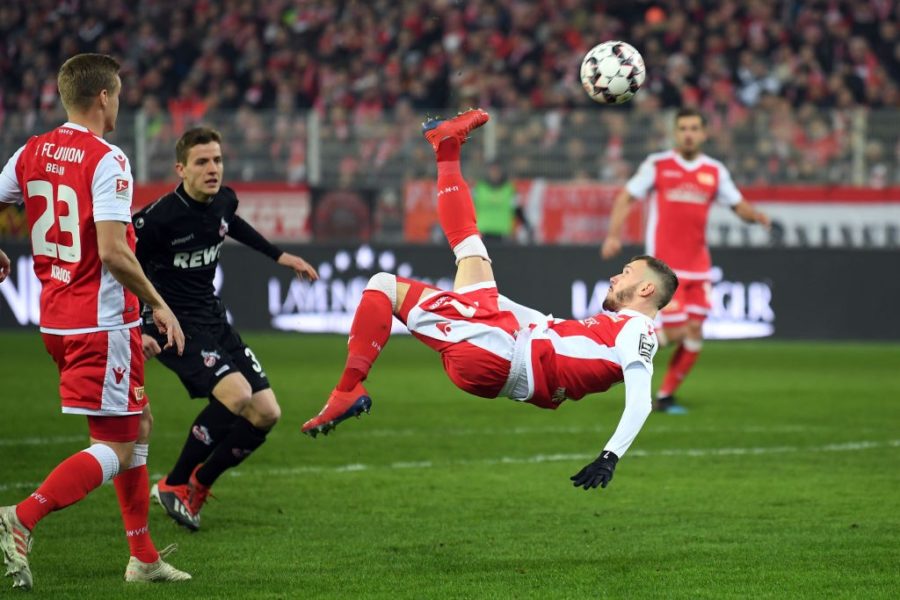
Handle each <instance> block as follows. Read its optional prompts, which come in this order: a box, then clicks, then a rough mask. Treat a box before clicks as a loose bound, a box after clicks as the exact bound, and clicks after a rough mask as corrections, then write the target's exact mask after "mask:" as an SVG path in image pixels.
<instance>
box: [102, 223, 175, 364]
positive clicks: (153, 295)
mask: <svg viewBox="0 0 900 600" xmlns="http://www.w3.org/2000/svg"><path fill="white" fill-rule="evenodd" d="M126 226H127V224H126V223H123V222H121V221H97V222H96V227H97V247H98V249H99V252H100V260H101V262H103V265H104V266H105V267H106V268H107V269H109V272H110V273H111V274H112V276H113V277H115V278H116V281H118V282H119V283H121V284H122V285H124V286H125V287H126V288H128V289H129V290H130V291H131V292H132V293H134V294H135V295H136V296H137V297H138V298H140V299H141V301H142V302H143V303H144V304H147V305H148V306H150V308H152V309H153V321H154V323H156V326H157V327H158V328H159V332H160V333H163V334H165V335H166V338H167V341H166V345H165V347H166V348H172V347H173V346H174V347H175V348H176V349H177V351H178V354H179V355H180V354H181V353H182V352H184V332H183V331H182V330H181V324H179V323H178V319H177V318H175V313H173V312H172V310H171V309H170V308H169V306H168V305H167V304H166V303H165V301H164V300H163V299H162V296H160V295H159V292H157V291H156V288H155V287H153V284H152V283H150V280H149V279H147V276H146V275H145V274H144V270H143V269H142V268H141V264H140V263H139V262H138V260H137V257H135V255H134V253H133V252H132V251H131V247H130V246H129V245H128V242H127V241H126V238H125V230H126Z"/></svg>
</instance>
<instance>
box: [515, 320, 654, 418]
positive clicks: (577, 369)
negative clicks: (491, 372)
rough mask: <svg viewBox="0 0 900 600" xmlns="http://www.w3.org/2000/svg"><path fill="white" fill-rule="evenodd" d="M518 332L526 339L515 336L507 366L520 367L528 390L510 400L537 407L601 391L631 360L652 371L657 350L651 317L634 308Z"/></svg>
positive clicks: (619, 377) (618, 380) (619, 376)
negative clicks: (510, 358)
mask: <svg viewBox="0 0 900 600" xmlns="http://www.w3.org/2000/svg"><path fill="white" fill-rule="evenodd" d="M518 335H519V338H527V339H517V340H516V352H515V353H514V358H513V365H512V367H511V369H512V370H516V369H522V368H524V369H525V374H526V375H527V378H528V379H527V381H528V392H527V395H526V396H525V397H521V398H515V399H517V400H525V401H527V402H530V403H532V404H536V405H537V406H540V407H542V408H557V407H558V406H559V405H560V403H562V402H563V401H564V400H567V399H570V400H580V399H581V398H583V397H584V396H586V395H587V394H593V393H596V392H605V391H606V390H608V389H609V388H610V387H611V386H613V385H614V384H616V383H621V382H622V381H623V379H624V377H623V374H622V373H623V370H624V369H625V368H626V367H627V366H629V365H631V364H633V363H639V364H641V365H643V366H644V367H645V368H646V369H647V371H648V372H649V373H650V374H652V373H653V356H654V355H655V354H656V350H657V348H658V343H657V340H656V334H655V332H654V327H653V321H652V320H651V319H650V318H649V317H647V316H646V315H644V314H642V313H639V312H637V311H633V310H622V311H620V312H618V313H616V314H607V313H600V314H597V315H595V316H593V317H589V318H587V319H582V320H580V321H575V320H553V321H550V322H548V323H547V324H546V326H543V327H542V326H540V325H536V326H534V327H533V328H531V329H527V330H523V331H520V332H519V334H518ZM520 347H521V349H520ZM511 379H513V377H511Z"/></svg>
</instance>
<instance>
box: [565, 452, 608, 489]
mask: <svg viewBox="0 0 900 600" xmlns="http://www.w3.org/2000/svg"><path fill="white" fill-rule="evenodd" d="M617 462H619V457H618V456H616V454H615V453H614V452H611V451H609V450H604V451H603V452H601V453H600V456H598V457H597V458H596V459H595V460H594V462H592V463H590V464H588V465H586V466H585V467H584V468H583V469H581V470H580V471H578V472H577V473H575V474H574V475H572V476H571V477H569V479H571V480H572V482H573V485H574V486H575V487H583V488H584V489H586V490H591V489H594V488H595V487H597V486H598V485H599V486H600V487H603V488H605V487H606V486H607V485H609V482H610V481H612V478H613V473H615V471H616V463H617Z"/></svg>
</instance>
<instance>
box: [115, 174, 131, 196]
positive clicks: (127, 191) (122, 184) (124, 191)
mask: <svg viewBox="0 0 900 600" xmlns="http://www.w3.org/2000/svg"><path fill="white" fill-rule="evenodd" d="M116 200H122V201H125V202H130V201H131V183H130V182H129V181H128V180H127V179H116Z"/></svg>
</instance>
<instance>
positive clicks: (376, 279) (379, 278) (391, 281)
mask: <svg viewBox="0 0 900 600" xmlns="http://www.w3.org/2000/svg"><path fill="white" fill-rule="evenodd" d="M366 290H374V291H377V292H381V293H382V294H384V295H385V296H387V297H388V299H389V300H390V301H391V306H392V307H395V306H397V276H396V275H394V274H393V273H386V272H384V271H382V272H380V273H375V274H374V275H372V276H371V277H370V278H369V282H368V283H367V284H366Z"/></svg>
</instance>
